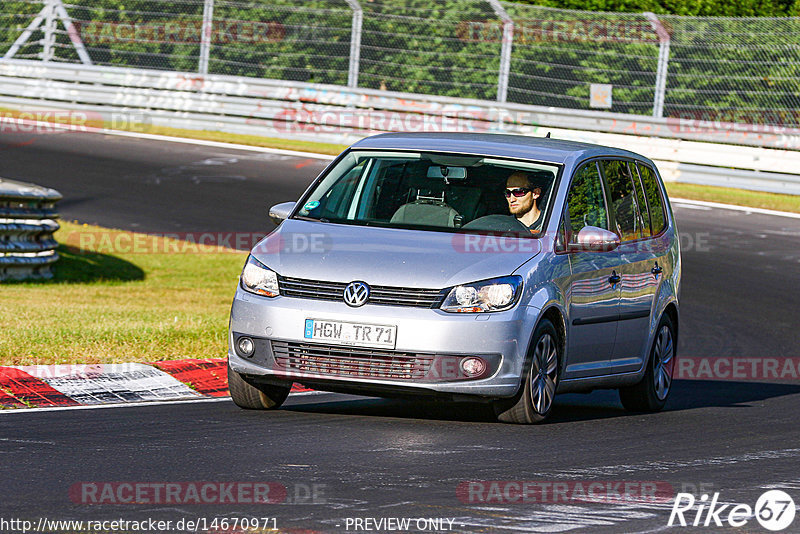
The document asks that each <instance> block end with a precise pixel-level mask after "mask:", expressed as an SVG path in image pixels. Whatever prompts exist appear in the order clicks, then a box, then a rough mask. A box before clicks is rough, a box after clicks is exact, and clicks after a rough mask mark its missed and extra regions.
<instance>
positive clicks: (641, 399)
mask: <svg viewBox="0 0 800 534" xmlns="http://www.w3.org/2000/svg"><path fill="white" fill-rule="evenodd" d="M674 370H675V327H674V325H673V324H672V319H670V318H669V316H668V315H666V314H665V315H664V316H663V317H662V318H661V322H659V323H658V329H657V330H656V336H655V339H654V340H653V347H652V348H651V349H650V358H649V359H648V361H647V370H646V371H645V373H644V377H643V378H642V380H641V382H639V383H638V384H635V385H633V386H628V387H624V388H620V390H619V400H620V401H622V405H623V406H624V407H625V409H626V410H630V411H632V412H658V411H660V410H661V409H662V408H664V405H665V404H666V403H667V397H668V396H669V392H670V389H671V387H672V376H673V372H674Z"/></svg>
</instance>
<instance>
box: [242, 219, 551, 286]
mask: <svg viewBox="0 0 800 534" xmlns="http://www.w3.org/2000/svg"><path fill="white" fill-rule="evenodd" d="M540 250H541V244H540V242H539V240H538V239H519V238H513V237H498V236H485V235H474V234H457V233H447V232H433V231H419V230H407V229H399V228H377V227H366V226H351V225H344V224H333V223H322V222H316V221H301V220H293V219H289V220H286V221H284V222H283V223H282V224H281V225H280V227H279V228H278V229H277V230H276V231H274V232H273V233H271V234H270V235H268V236H267V237H265V238H264V239H263V240H261V241H260V242H259V243H258V244H257V245H256V246H255V247H254V248H253V251H252V254H253V256H255V257H256V258H257V259H258V260H259V261H260V262H261V263H263V264H264V265H266V266H267V267H269V268H270V269H272V270H274V271H275V272H277V273H278V274H279V275H281V276H286V277H292V278H305V279H309V280H325V281H331V282H351V281H354V280H360V281H364V282H367V283H368V284H372V285H383V286H395V287H413V288H428V289H440V288H444V287H449V286H454V285H459V284H464V283H469V282H475V281H478V280H485V279H487V278H493V277H496V276H506V275H509V274H511V273H513V272H514V271H515V270H516V269H517V268H518V267H520V266H521V265H522V264H524V263H525V262H527V261H528V260H530V259H531V258H532V257H534V256H535V255H536V254H538V253H539V252H540Z"/></svg>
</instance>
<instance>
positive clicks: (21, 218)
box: [0, 178, 61, 281]
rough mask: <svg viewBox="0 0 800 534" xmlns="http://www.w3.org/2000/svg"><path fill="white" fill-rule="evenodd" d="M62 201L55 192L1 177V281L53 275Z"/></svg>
mask: <svg viewBox="0 0 800 534" xmlns="http://www.w3.org/2000/svg"><path fill="white" fill-rule="evenodd" d="M60 199H61V195H60V194H59V193H58V191H56V190H54V189H49V188H46V187H40V186H38V185H33V184H26V183H23V182H15V181H11V180H5V179H3V178H0V281H3V280H22V279H27V278H34V279H35V278H51V277H52V276H53V273H52V271H51V269H50V267H51V266H52V265H53V263H54V262H55V261H56V260H58V254H57V253H56V251H55V249H56V247H57V246H58V243H57V242H56V240H55V239H54V238H53V233H54V232H55V231H56V230H58V228H59V225H58V223H57V222H56V221H55V219H56V218H58V213H57V212H56V202H58V201H59V200H60Z"/></svg>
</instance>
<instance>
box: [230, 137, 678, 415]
mask: <svg viewBox="0 0 800 534" xmlns="http://www.w3.org/2000/svg"><path fill="white" fill-rule="evenodd" d="M270 217H271V218H272V219H273V220H274V221H276V223H278V224H279V226H278V228H277V229H276V230H274V231H273V232H272V233H271V234H270V235H268V236H267V237H265V238H264V239H263V240H262V241H261V242H259V243H258V244H257V245H256V246H255V247H254V248H253V250H252V251H251V254H250V256H249V257H248V259H247V261H246V264H245V266H244V269H243V271H242V274H241V277H240V279H239V284H238V287H237V289H236V295H235V297H234V301H233V306H232V309H231V318H230V331H229V350H228V380H229V388H230V392H231V396H232V398H233V401H234V402H235V403H236V404H237V405H239V406H241V407H242V408H250V409H275V408H277V407H279V406H280V405H281V404H282V403H283V402H284V400H285V399H286V398H287V396H288V394H289V392H290V389H291V387H292V384H293V383H299V384H302V385H305V386H307V387H310V388H313V389H317V390H322V391H333V392H342V393H350V394H360V395H370V396H385V397H403V396H406V397H409V396H410V397H414V398H420V397H423V396H429V397H431V398H440V399H444V400H450V401H477V402H485V403H488V404H490V405H491V406H492V407H493V408H494V411H495V413H496V414H497V417H498V419H499V420H500V421H505V422H514V423H536V422H540V421H543V420H544V419H545V418H547V417H548V415H550V413H551V411H552V409H553V400H554V397H555V395H556V394H557V393H564V392H588V391H591V390H594V389H600V388H613V389H618V390H619V396H620V400H621V402H622V405H623V406H624V407H625V408H627V409H629V410H632V411H658V410H660V409H662V408H663V407H664V405H665V403H666V401H667V397H668V395H669V392H670V386H671V383H672V377H673V369H674V366H675V354H676V346H677V338H678V309H679V307H678V298H679V294H680V272H681V269H680V247H679V240H678V234H677V229H676V227H675V220H674V218H673V215H672V210H671V208H670V204H669V200H668V198H667V194H666V191H665V189H664V186H663V183H662V181H661V178H660V176H659V173H658V170H657V169H656V166H655V165H654V164H653V162H652V161H650V160H649V159H647V158H645V157H643V156H640V155H639V154H635V153H632V152H628V151H625V150H620V149H616V148H609V147H605V146H598V145H591V144H584V143H576V142H568V141H562V140H557V139H550V138H535V137H528V136H514V135H498V134H459V133H437V134H422V133H413V134H412V133H410V134H402V133H401V134H382V135H377V136H374V137H369V138H367V139H363V140H361V141H359V142H357V143H356V144H354V145H353V146H351V147H350V148H348V149H347V150H346V151H345V152H343V153H342V154H341V155H340V156H339V157H338V158H336V159H335V160H334V161H333V162H331V164H330V165H329V166H328V167H327V168H326V169H325V170H324V171H323V172H322V173H321V174H320V175H319V176H318V177H317V178H316V179H315V180H314V181H313V183H312V184H311V185H310V187H308V189H307V190H306V192H305V193H304V194H303V195H302V196H301V197H300V199H299V200H298V201H297V202H286V203H282V204H278V205H276V206H273V207H272V208H271V210H270Z"/></svg>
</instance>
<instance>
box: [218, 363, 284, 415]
mask: <svg viewBox="0 0 800 534" xmlns="http://www.w3.org/2000/svg"><path fill="white" fill-rule="evenodd" d="M291 389H292V388H291V386H288V387H285V386H271V385H268V384H259V385H258V386H254V385H252V384H250V383H248V382H246V381H245V380H244V378H242V375H240V374H239V373H237V372H236V371H234V370H233V369H231V366H230V364H228V391H230V393H231V399H233V402H234V403H235V404H236V406H238V407H240V408H245V409H248V410H275V409H277V408H279V407H280V406H281V404H283V401H285V400H286V397H288V396H289V391H290V390H291Z"/></svg>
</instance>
